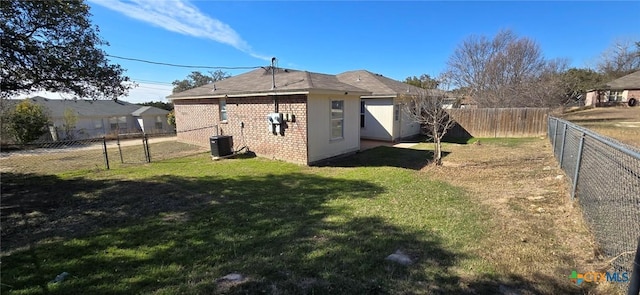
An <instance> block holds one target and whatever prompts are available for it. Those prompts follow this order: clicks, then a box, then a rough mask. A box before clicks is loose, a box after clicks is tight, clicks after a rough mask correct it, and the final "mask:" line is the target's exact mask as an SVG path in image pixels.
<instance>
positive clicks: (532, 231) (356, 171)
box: [0, 139, 608, 294]
mask: <svg viewBox="0 0 640 295" xmlns="http://www.w3.org/2000/svg"><path fill="white" fill-rule="evenodd" d="M428 150H430V146H429V145H428V144H421V145H419V146H417V147H416V148H415V149H396V148H390V147H378V148H375V149H372V150H369V151H366V152H363V153H360V154H357V155H356V156H354V157H350V158H346V159H343V160H341V161H336V162H334V163H330V164H329V165H328V166H325V167H301V166H297V165H292V164H287V163H283V162H277V161H269V160H265V159H261V158H242V159H231V160H224V161H217V162H213V161H211V160H210V156H209V155H207V154H201V155H198V156H192V157H185V158H178V159H169V160H164V161H159V162H153V163H151V164H146V165H139V166H129V167H118V168H116V169H113V170H110V171H101V172H94V173H91V174H86V171H85V172H66V173H58V174H30V173H20V172H7V173H3V174H2V210H3V212H2V245H1V246H2V284H1V285H0V288H1V291H2V294H42V293H47V294H114V293H118V294H121V293H126V294H176V293H178V294H186V293H188V294H215V293H225V294H256V293H266V294H371V293H373V294H459V293H463V294H464V293H468V294H496V293H498V294H499V293H502V294H508V292H518V293H515V294H540V293H542V294H560V293H562V294H567V293H573V294H583V293H585V292H596V293H597V292H604V293H606V292H608V289H605V291H600V287H598V288H593V287H594V286H590V285H588V284H582V285H581V287H580V288H578V287H576V286H575V285H573V284H571V283H570V282H569V280H568V275H569V274H570V271H571V270H572V269H577V270H585V271H586V270H590V269H589V267H593V266H594V265H596V264H597V263H598V261H593V260H591V259H592V257H593V254H592V251H593V247H592V244H591V243H592V242H591V235H590V234H589V233H588V231H587V230H586V228H585V226H584V225H583V223H582V219H581V217H580V213H579V211H577V210H576V209H575V208H573V206H572V205H571V204H570V203H569V201H568V198H567V194H566V183H565V181H564V180H558V179H556V178H555V177H556V175H558V174H561V172H560V170H559V169H558V168H557V165H556V164H555V163H554V162H553V161H554V160H553V158H552V157H553V156H552V155H551V151H550V150H549V147H548V144H547V141H546V140H545V139H525V140H508V141H499V140H491V141H483V140H480V142H479V143H474V144H467V145H459V144H449V145H447V146H446V147H445V150H446V151H447V156H446V157H445V164H446V166H445V167H437V168H436V167H430V166H426V167H425V165H424V164H425V163H426V160H425V159H426V157H428V156H429V155H430V153H429V151H428ZM396 250H401V251H403V252H404V253H406V254H407V255H408V256H409V257H410V258H411V259H412V260H413V263H412V264H411V265H409V266H401V265H397V264H395V263H392V262H389V261H385V257H386V256H388V255H389V254H392V253H394V252H395V251H396ZM62 272H68V273H69V276H68V277H67V279H66V280H64V281H62V282H60V283H51V282H50V281H51V280H53V279H54V278H55V277H56V275H57V274H60V273H62ZM230 273H239V274H242V275H243V278H242V279H241V280H240V281H236V282H232V281H226V280H221V279H220V278H221V277H223V276H225V275H228V274H230Z"/></svg>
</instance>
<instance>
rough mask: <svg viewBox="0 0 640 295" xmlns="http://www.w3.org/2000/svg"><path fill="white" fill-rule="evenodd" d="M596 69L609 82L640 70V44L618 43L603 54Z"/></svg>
mask: <svg viewBox="0 0 640 295" xmlns="http://www.w3.org/2000/svg"><path fill="white" fill-rule="evenodd" d="M596 68H597V69H598V71H599V72H600V73H602V74H603V75H605V77H606V78H607V80H613V79H617V78H620V77H622V76H624V75H627V74H630V73H633V72H635V71H638V70H640V42H635V43H634V42H630V41H616V42H615V43H613V44H612V45H611V46H610V47H609V48H607V49H606V50H605V51H604V52H603V53H602V54H601V56H600V60H599V61H598V63H597V65H596Z"/></svg>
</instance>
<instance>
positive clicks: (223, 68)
mask: <svg viewBox="0 0 640 295" xmlns="http://www.w3.org/2000/svg"><path fill="white" fill-rule="evenodd" d="M105 55H106V56H108V57H113V58H118V59H124V60H130V61H137V62H144V63H149V64H154V65H161V66H170V67H179V68H195V69H218V70H247V69H258V68H261V67H260V66H256V67H214V66H193V65H179V64H170V63H164V62H157V61H150V60H144V59H138V58H131V57H122V56H117V55H110V54H105Z"/></svg>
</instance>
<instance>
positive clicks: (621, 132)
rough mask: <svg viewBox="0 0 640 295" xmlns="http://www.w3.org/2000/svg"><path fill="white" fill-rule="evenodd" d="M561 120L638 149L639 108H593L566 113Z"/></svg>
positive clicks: (639, 136)
mask: <svg viewBox="0 0 640 295" xmlns="http://www.w3.org/2000/svg"><path fill="white" fill-rule="evenodd" d="M562 118H564V119H566V120H569V121H571V122H574V123H576V124H578V125H581V126H584V127H586V128H589V129H591V130H593V131H595V132H597V133H599V134H601V135H604V136H608V137H611V138H614V139H617V140H619V141H621V142H623V143H626V144H629V145H632V146H635V147H637V148H640V107H608V108H595V109H589V110H583V111H577V112H571V113H567V114H564V115H563V116H562Z"/></svg>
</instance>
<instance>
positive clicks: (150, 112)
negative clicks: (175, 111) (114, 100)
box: [131, 105, 169, 117]
mask: <svg viewBox="0 0 640 295" xmlns="http://www.w3.org/2000/svg"><path fill="white" fill-rule="evenodd" d="M137 107H139V108H138V109H137V110H135V111H133V112H132V113H131V115H132V116H134V117H140V116H143V115H147V116H162V115H166V114H168V113H169V111H167V110H164V109H161V108H157V107H153V106H143V107H140V106H139V105H137Z"/></svg>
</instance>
